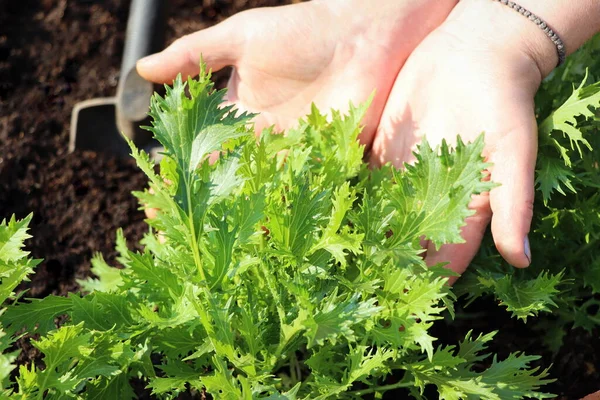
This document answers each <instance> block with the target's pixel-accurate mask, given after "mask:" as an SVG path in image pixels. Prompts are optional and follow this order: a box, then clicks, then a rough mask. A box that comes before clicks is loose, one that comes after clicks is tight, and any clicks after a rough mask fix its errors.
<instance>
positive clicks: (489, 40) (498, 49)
mask: <svg viewBox="0 0 600 400" xmlns="http://www.w3.org/2000/svg"><path fill="white" fill-rule="evenodd" d="M519 4H520V3H519ZM523 7H525V6H523ZM530 11H531V12H533V13H536V14H537V10H536V11H533V10H530ZM537 15H539V14H537ZM540 18H543V17H542V16H541V15H540ZM444 29H445V30H447V31H449V32H448V33H449V34H451V35H453V36H455V37H456V38H457V40H458V41H460V42H461V44H462V45H463V46H464V47H466V48H468V47H470V48H471V50H472V51H474V52H489V53H493V54H494V55H495V56H497V57H498V58H501V59H510V61H511V62H512V63H517V64H520V65H521V66H524V65H526V64H529V65H531V66H532V67H535V75H537V77H536V79H535V83H536V87H537V85H539V82H541V80H542V79H543V78H544V77H546V76H547V75H548V74H549V73H550V72H551V71H552V70H553V69H554V68H555V67H556V65H557V64H558V55H557V50H556V46H555V45H554V43H552V41H551V40H550V38H548V36H547V35H546V34H545V33H544V31H543V30H542V29H540V28H539V27H538V26H537V25H536V24H535V23H534V22H533V21H531V20H529V18H526V17H524V16H523V15H521V14H519V13H518V12H515V10H513V9H511V8H510V7H508V6H507V5H504V4H502V3H500V2H498V1H492V0H463V1H461V2H460V3H459V4H458V5H457V6H456V7H455V8H454V10H453V11H452V13H451V14H450V16H449V17H448V19H447V20H446V22H445V23H444Z"/></svg>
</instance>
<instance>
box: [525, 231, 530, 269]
mask: <svg viewBox="0 0 600 400" xmlns="http://www.w3.org/2000/svg"><path fill="white" fill-rule="evenodd" d="M524 245H525V246H524V247H525V257H527V260H528V261H529V264H531V248H530V247H529V236H528V235H525V241H524Z"/></svg>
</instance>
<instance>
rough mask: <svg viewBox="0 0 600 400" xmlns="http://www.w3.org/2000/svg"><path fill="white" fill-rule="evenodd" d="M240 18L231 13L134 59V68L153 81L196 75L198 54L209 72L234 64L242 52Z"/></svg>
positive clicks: (242, 18)
mask: <svg viewBox="0 0 600 400" xmlns="http://www.w3.org/2000/svg"><path fill="white" fill-rule="evenodd" d="M243 21H245V19H244V17H237V16H233V17H231V18H229V19H227V20H225V21H223V22H221V23H220V24H218V25H215V26H212V27H210V28H207V29H203V30H201V31H198V32H195V33H192V34H190V35H186V36H183V37H181V38H179V39H177V40H176V41H175V42H173V44H171V45H170V46H169V47H167V48H166V49H165V50H163V51H161V52H160V53H156V54H152V55H150V56H148V57H145V58H143V59H141V60H139V61H138V62H137V71H138V73H139V74H140V75H141V76H142V77H143V78H144V79H147V80H149V81H152V82H156V83H170V82H171V81H173V79H175V77H176V76H177V74H179V73H181V74H182V75H183V77H184V78H185V77H187V76H196V75H198V71H199V68H198V66H199V65H200V56H202V59H203V60H204V62H205V63H206V65H207V67H208V68H209V69H211V70H213V71H217V70H219V69H222V68H224V67H226V66H228V65H234V64H235V62H236V60H237V59H238V58H239V56H240V53H241V51H242V47H243V46H242V45H243V35H242V34H241V32H242V31H243V28H242V27H241V26H240V24H241V23H243Z"/></svg>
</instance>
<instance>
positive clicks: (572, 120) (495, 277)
mask: <svg viewBox="0 0 600 400" xmlns="http://www.w3.org/2000/svg"><path fill="white" fill-rule="evenodd" d="M536 115H537V118H538V124H539V151H538V160H537V168H536V169H537V171H536V173H537V174H536V185H537V193H536V201H535V204H534V217H533V221H532V225H531V231H530V234H529V239H530V243H531V249H532V256H533V262H532V265H531V266H530V267H529V268H527V269H525V270H515V269H514V268H513V267H512V266H510V265H507V264H506V263H505V262H504V261H502V260H501V258H500V257H498V256H497V254H496V252H495V251H493V250H491V249H493V244H492V243H491V238H490V237H488V238H487V239H486V240H485V241H484V243H485V244H484V245H483V246H482V248H481V250H480V253H479V255H478V257H477V258H476V259H475V260H474V262H473V264H474V265H473V268H470V270H469V271H468V272H467V274H466V275H465V276H463V277H462V278H461V279H460V280H459V283H458V284H457V286H456V291H457V294H458V295H459V296H460V295H463V294H464V295H466V296H467V299H468V302H472V301H476V300H477V299H478V298H479V297H480V296H483V295H492V296H494V297H495V298H496V300H497V301H498V302H499V304H500V305H502V306H505V307H506V308H507V309H508V311H510V312H511V313H512V315H513V316H514V317H517V318H519V319H522V320H526V319H527V318H528V317H534V316H537V317H538V318H536V319H535V324H536V326H539V328H538V330H539V331H540V332H541V333H540V335H541V336H542V340H543V341H544V342H545V343H546V344H547V345H548V347H549V349H551V350H552V351H553V352H555V353H556V352H557V351H558V349H559V348H560V346H561V345H562V339H563V336H564V332H565V331H566V330H567V329H570V328H571V327H574V328H577V327H582V328H584V329H586V330H588V331H592V330H593V329H594V328H598V326H599V325H600V318H598V315H597V311H596V310H597V307H596V306H597V304H600V281H599V279H598V277H599V276H600V252H599V251H598V249H599V248H600V196H599V195H598V188H600V168H599V165H600V164H599V163H600V152H599V151H598V149H600V136H599V135H598V131H599V130H600V35H596V36H595V37H594V38H593V39H592V40H590V41H589V42H588V43H587V44H586V45H585V46H584V47H583V48H581V49H580V50H579V51H578V52H577V53H575V54H573V55H572V56H570V57H569V58H568V59H567V61H566V63H565V64H564V65H563V66H561V67H560V68H558V69H556V70H555V71H554V72H553V73H552V74H551V75H550V76H549V77H548V78H547V79H546V80H545V81H544V82H543V83H542V86H541V88H540V90H539V91H538V94H537V96H536ZM549 312H552V313H553V314H552V316H550V315H548V313H549ZM546 316H547V317H548V318H546ZM547 326H551V327H552V328H551V329H547V328H544V327H547Z"/></svg>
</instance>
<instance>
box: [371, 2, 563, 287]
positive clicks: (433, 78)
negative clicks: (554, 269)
mask: <svg viewBox="0 0 600 400" xmlns="http://www.w3.org/2000/svg"><path fill="white" fill-rule="evenodd" d="M542 58H543V59H544V60H546V59H548V60H550V63H552V62H554V63H556V61H557V56H556V49H555V48H554V45H553V44H552V42H551V41H550V40H548V38H547V37H546V36H545V34H544V33H543V32H542V31H541V29H539V28H538V27H537V26H535V24H533V23H531V21H529V20H527V18H524V17H523V16H521V15H519V14H518V13H516V12H514V11H513V10H511V9H510V8H508V7H506V6H505V5H502V4H500V3H496V2H492V1H483V2H482V1H462V2H460V4H459V5H457V6H456V8H455V9H454V10H453V11H452V13H451V14H450V16H449V17H448V19H447V21H445V22H444V23H443V24H442V25H441V26H440V27H439V28H437V29H436V30H435V31H434V32H432V33H431V34H430V35H429V36H428V37H427V38H426V39H425V40H424V41H423V42H422V43H421V44H420V45H419V46H418V47H417V48H416V49H415V51H414V52H413V53H412V55H411V56H410V57H409V59H408V60H407V62H406V64H405V65H404V67H403V69H402V70H401V71H400V74H399V75H398V78H397V79H396V82H395V83H394V87H393V89H392V91H391V93H390V96H389V99H388V102H387V104H386V106H385V109H384V111H383V114H382V118H381V123H380V125H379V128H378V130H377V133H376V136H375V139H374V144H373V148H372V153H371V154H372V155H371V161H372V162H373V163H374V164H382V163H385V162H388V161H390V162H392V163H393V164H394V165H395V166H397V167H400V166H402V164H403V163H404V162H409V163H410V162H412V161H414V155H413V154H412V152H413V151H414V150H415V148H416V145H417V144H418V143H419V142H420V141H421V140H422V138H423V137H424V136H426V137H427V140H428V141H429V142H430V143H431V144H432V145H435V144H439V143H441V141H442V140H443V139H445V140H446V141H448V142H450V143H455V142H456V135H457V134H460V136H461V137H462V139H463V140H464V141H472V140H474V139H475V138H476V137H477V136H478V135H479V134H481V132H485V142H486V147H485V150H484V157H485V158H486V159H487V160H488V161H489V162H491V163H492V164H493V167H492V168H491V169H490V171H489V172H490V175H491V176H490V178H491V180H492V181H494V182H497V183H499V184H500V185H501V186H499V187H497V188H494V189H493V190H492V191H491V192H490V193H489V194H483V195H480V196H477V197H475V198H474V199H473V200H472V202H471V204H470V208H471V209H473V210H474V211H475V214H474V215H473V216H472V217H470V218H468V220H467V224H466V226H465V227H464V228H463V230H462V236H463V239H464V240H465V243H463V244H454V245H445V246H442V247H441V248H440V249H438V250H436V249H435V248H434V246H433V245H432V244H427V248H426V249H427V252H426V261H427V263H428V264H429V265H435V264H437V263H439V262H447V261H449V262H450V263H449V265H448V268H450V269H452V270H453V271H455V272H458V273H463V272H464V271H465V269H466V268H467V266H468V264H469V263H470V261H471V260H472V258H473V257H474V255H475V253H476V252H477V250H478V248H479V245H480V243H481V240H482V237H483V234H484V232H485V229H486V227H487V225H488V223H489V222H490V220H491V229H492V234H493V237H494V242H495V244H496V247H497V249H498V251H499V252H500V254H501V255H502V256H503V257H504V258H505V259H506V261H507V262H508V263H510V264H512V265H514V266H515V267H526V266H528V265H529V264H530V262H531V254H530V250H529V242H528V238H527V233H528V232H529V226H530V222H531V218H532V208H533V199H534V169H535V159H536V152H537V127H536V120H535V115H534V101H533V98H534V95H535V93H536V91H537V89H538V86H539V84H540V82H541V80H542V77H543V74H544V72H542V71H541V69H542V68H541V67H540V65H541V64H540V63H539V62H538V60H540V59H542ZM455 279H456V278H453V279H451V281H452V282H453V281H454V280H455Z"/></svg>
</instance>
